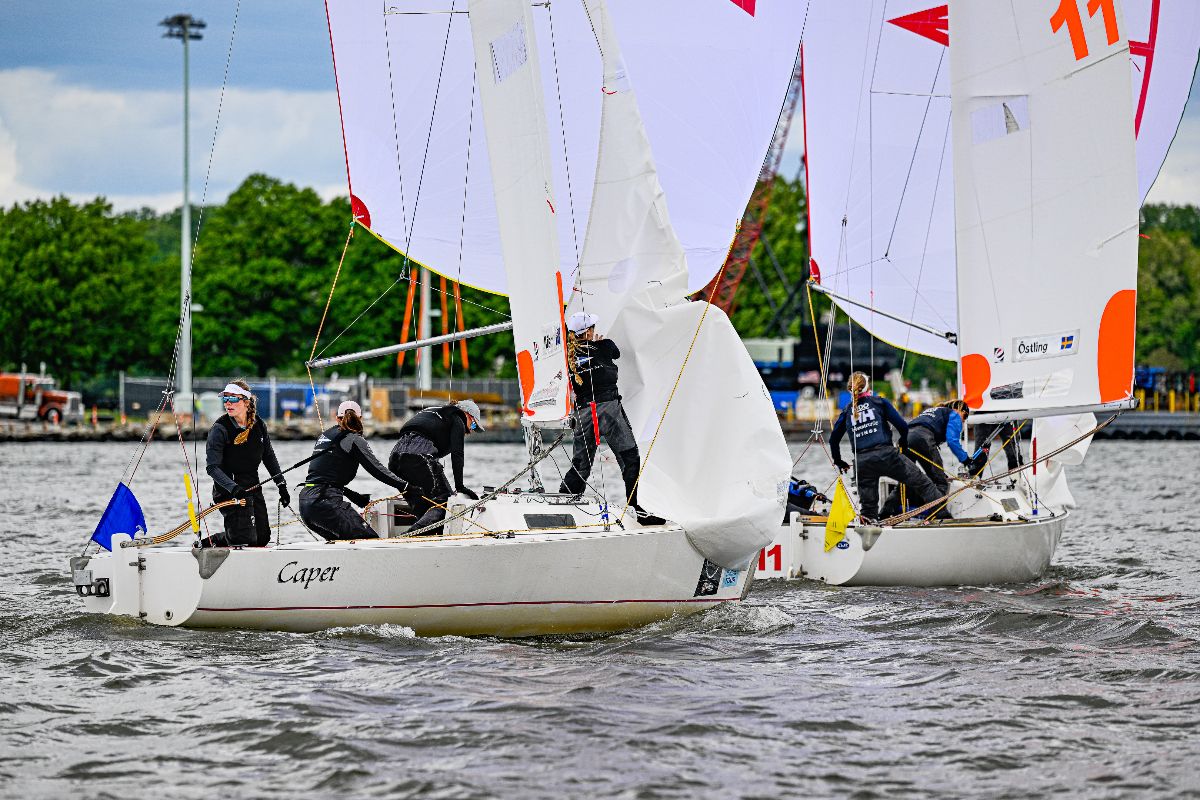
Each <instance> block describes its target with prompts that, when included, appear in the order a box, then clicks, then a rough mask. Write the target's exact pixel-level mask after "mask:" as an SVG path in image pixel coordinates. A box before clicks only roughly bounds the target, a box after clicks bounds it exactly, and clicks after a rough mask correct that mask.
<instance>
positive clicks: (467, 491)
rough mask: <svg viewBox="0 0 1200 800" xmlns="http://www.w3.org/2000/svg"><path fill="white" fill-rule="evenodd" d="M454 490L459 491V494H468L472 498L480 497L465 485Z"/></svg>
mask: <svg viewBox="0 0 1200 800" xmlns="http://www.w3.org/2000/svg"><path fill="white" fill-rule="evenodd" d="M454 491H456V492H458V493H459V494H462V495H466V496H467V497H469V498H471V499H472V500H478V499H479V495H477V494H475V493H474V492H473V491H471V490H470V489H468V488H467V487H465V486H459V487H457V488H456V489H455V490H454Z"/></svg>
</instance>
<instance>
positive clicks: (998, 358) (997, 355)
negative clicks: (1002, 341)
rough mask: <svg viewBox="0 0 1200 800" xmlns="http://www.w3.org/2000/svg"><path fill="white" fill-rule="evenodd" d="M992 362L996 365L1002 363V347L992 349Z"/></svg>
mask: <svg viewBox="0 0 1200 800" xmlns="http://www.w3.org/2000/svg"><path fill="white" fill-rule="evenodd" d="M992 361H995V362H996V363H997V364H1003V363H1004V348H1003V347H994V348H992Z"/></svg>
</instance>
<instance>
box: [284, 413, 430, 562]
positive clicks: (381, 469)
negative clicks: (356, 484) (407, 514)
mask: <svg viewBox="0 0 1200 800" xmlns="http://www.w3.org/2000/svg"><path fill="white" fill-rule="evenodd" d="M337 421H338V424H337V425H335V426H334V427H332V428H330V429H329V430H327V431H325V432H324V433H322V434H321V438H319V439H317V444H316V446H315V447H314V448H313V455H318V454H320V457H319V458H314V459H313V461H312V466H311V467H309V468H308V477H307V478H305V481H304V488H303V489H301V490H300V519H302V520H304V524H305V525H307V526H308V527H309V528H311V529H312V530H313V531H314V532H316V533H318V534H320V535H321V536H324V537H325V538H326V539H374V538H377V536H376V533H375V531H374V530H372V529H371V526H370V525H368V524H367V523H366V522H364V521H363V518H362V517H360V516H359V515H358V512H357V511H355V510H354V509H353V508H352V507H351V506H350V504H349V503H347V502H346V500H345V498H350V499H351V500H353V501H354V503H355V504H356V505H359V506H365V505H366V504H367V503H369V502H371V497H370V495H365V494H359V493H358V492H355V491H352V490H351V489H348V488H346V484H348V483H350V481H352V480H354V476H355V475H357V474H358V468H359V467H363V468H364V469H365V470H366V471H367V472H368V473H370V475H371V477H373V478H376V479H378V480H381V481H383V482H384V483H386V484H388V485H389V486H394V487H395V488H397V489H399V490H400V491H404V490H405V489H407V488H408V484H407V483H406V482H405V481H404V480H402V479H401V478H398V477H396V476H395V475H393V474H392V473H391V472H389V471H388V469H387V468H386V467H385V466H383V464H380V463H379V459H377V458H375V453H374V452H372V451H371V445H369V444H367V440H366V439H364V438H363V436H362V432H363V425H362V407H361V406H359V404H358V403H356V402H354V401H353V400H347V401H346V402H344V403H342V404H341V405H340V406H338V413H337Z"/></svg>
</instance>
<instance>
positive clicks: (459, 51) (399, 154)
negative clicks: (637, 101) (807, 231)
mask: <svg viewBox="0 0 1200 800" xmlns="http://www.w3.org/2000/svg"><path fill="white" fill-rule="evenodd" d="M612 5H613V9H612V17H613V25H614V27H615V28H616V30H617V32H618V34H619V35H620V37H621V41H622V44H623V46H624V47H625V53H626V59H627V60H628V63H629V65H630V68H631V70H632V71H633V72H634V73H635V74H638V75H641V76H644V77H643V78H641V81H640V83H639V91H640V92H641V94H642V98H643V100H644V101H645V108H644V111H645V125H646V130H647V132H648V135H649V137H650V140H651V141H653V142H654V143H655V146H656V148H658V150H659V152H660V153H661V155H660V158H659V172H660V175H661V179H662V183H663V185H664V186H665V187H666V189H667V191H668V192H669V193H670V195H671V197H672V198H673V204H674V206H673V207H674V211H675V224H676V228H677V230H678V231H679V235H680V238H681V240H682V242H683V245H684V249H685V252H686V253H687V258H688V263H689V275H688V282H687V283H688V288H689V289H691V290H696V289H699V288H700V287H702V286H704V285H705V284H706V283H707V282H708V281H709V279H711V278H712V276H713V275H715V274H716V272H717V270H718V269H719V268H720V266H721V264H722V263H723V262H724V259H725V255H726V253H727V251H728V249H729V245H730V242H731V241H732V238H733V235H734V232H735V229H736V226H737V223H738V221H739V220H740V219H741V216H742V212H743V211H744V209H745V207H746V202H747V200H748V199H749V197H750V193H751V191H752V190H753V188H754V183H755V180H756V178H757V175H758V171H759V167H760V165H761V163H762V158H763V154H764V153H765V152H766V149H767V145H768V143H769V142H770V140H771V136H772V135H773V133H774V130H775V123H776V120H777V118H778V114H779V111H780V108H781V105H782V101H783V97H784V95H785V93H786V89H787V85H788V81H789V79H790V76H791V73H792V66H793V62H794V60H795V55H796V49H797V46H798V44H799V41H800V37H801V34H802V31H803V30H804V20H805V11H806V8H807V2H806V0H788V2H769V3H768V2H759V3H757V4H753V3H751V4H746V3H744V2H743V3H735V2H731V0H655V2H652V3H648V2H645V1H644V0H614V2H613V3H612ZM466 6H467V4H466V2H465V0H457V1H456V0H395V1H394V2H388V3H372V2H359V0H329V2H328V3H327V4H326V7H327V9H328V18H329V29H330V38H331V42H332V47H333V53H334V66H335V70H336V75H337V86H338V95H339V101H340V106H341V112H342V123H343V136H344V138H345V145H346V161H347V169H348V173H349V184H350V191H351V196H352V204H353V207H354V212H355V214H356V215H357V216H358V218H359V221H360V222H361V223H362V224H363V225H365V226H366V227H368V228H370V229H371V230H372V231H373V232H374V233H375V234H376V235H378V236H379V237H381V238H382V239H384V240H385V241H387V242H388V243H390V244H391V245H392V246H393V247H395V248H396V249H398V250H401V251H405V252H407V253H409V255H410V256H411V257H412V258H413V259H414V260H416V261H418V262H420V263H422V264H425V265H427V266H429V267H430V268H432V269H434V270H436V271H438V272H441V273H442V274H445V275H448V276H450V277H452V278H455V279H461V281H462V282H463V283H466V284H468V285H472V286H476V287H479V288H482V289H486V290H488V291H493V292H505V291H506V287H507V286H510V285H511V284H510V282H509V281H508V279H507V278H506V277H505V275H504V270H503V264H502V258H501V251H500V247H499V239H498V236H497V234H498V222H497V216H496V209H495V204H494V201H493V195H492V187H491V179H490V167H489V164H488V154H487V150H486V147H485V146H484V140H483V131H482V127H483V126H482V124H480V123H481V121H480V119H479V116H478V114H479V108H478V103H477V102H475V100H477V97H476V96H475V94H474V90H473V87H474V85H475V83H476V81H475V75H474V73H473V69H472V64H473V60H472V58H471V40H470V30H469V25H468V22H467V19H466V14H463V13H455V14H446V13H428V12H441V11H449V10H452V9H456V10H457V11H458V12H462V11H464V10H465V9H466ZM532 15H533V28H534V29H535V30H536V37H537V39H538V40H539V41H540V42H541V43H542V45H541V50H542V59H541V64H540V66H539V69H540V71H541V79H542V83H543V86H544V91H545V93H546V96H547V98H548V106H549V110H550V118H549V122H550V126H551V147H550V152H551V158H552V162H551V163H552V173H553V179H554V183H553V186H554V191H553V194H554V195H555V196H556V197H557V198H558V201H559V206H558V208H557V211H558V214H557V216H556V219H557V224H558V231H559V242H560V251H559V263H560V264H561V265H562V266H563V268H564V269H563V271H564V275H567V274H568V273H569V271H570V270H571V269H572V268H573V267H574V265H575V264H576V262H577V257H578V252H579V247H580V244H581V242H580V241H579V237H580V236H581V235H582V232H583V230H584V229H585V227H586V225H587V210H588V208H589V207H590V205H591V189H592V185H593V183H594V177H595V164H596V147H597V140H598V137H599V124H600V118H599V109H598V106H597V103H596V96H595V95H596V94H597V92H598V91H599V89H598V88H597V86H596V76H597V75H598V74H599V73H600V61H599V57H598V55H597V52H596V45H595V40H594V38H593V35H592V31H591V28H590V26H589V25H588V21H587V16H586V13H585V12H584V9H583V5H582V3H580V2H577V1H576V0H572V1H571V2H556V3H553V4H549V5H546V4H535V6H534V7H533V9H532ZM480 79H481V80H482V76H481V78H480ZM560 103H561V106H560ZM564 132H565V136H564ZM568 164H569V165H570V170H569V173H568V169H567V165H568ZM465 174H469V178H470V180H469V182H468V183H467V185H466V186H465V187H464V175H465ZM568 178H569V180H568ZM464 190H465V195H464ZM464 217H465V219H464ZM460 240H461V242H462V245H461V249H460V244H459V243H460Z"/></svg>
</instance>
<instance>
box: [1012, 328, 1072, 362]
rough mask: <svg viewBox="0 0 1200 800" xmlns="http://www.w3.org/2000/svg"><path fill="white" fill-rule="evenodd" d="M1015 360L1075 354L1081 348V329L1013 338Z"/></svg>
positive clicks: (1031, 359)
mask: <svg viewBox="0 0 1200 800" xmlns="http://www.w3.org/2000/svg"><path fill="white" fill-rule="evenodd" d="M1012 350H1013V361H1037V360H1040V359H1045V358H1060V357H1062V356H1073V355H1075V353H1076V352H1077V351H1078V350H1079V331H1078V330H1073V331H1059V332H1057V333H1047V334H1043V335H1041V336H1019V337H1017V338H1015V339H1013V347H1012Z"/></svg>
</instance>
